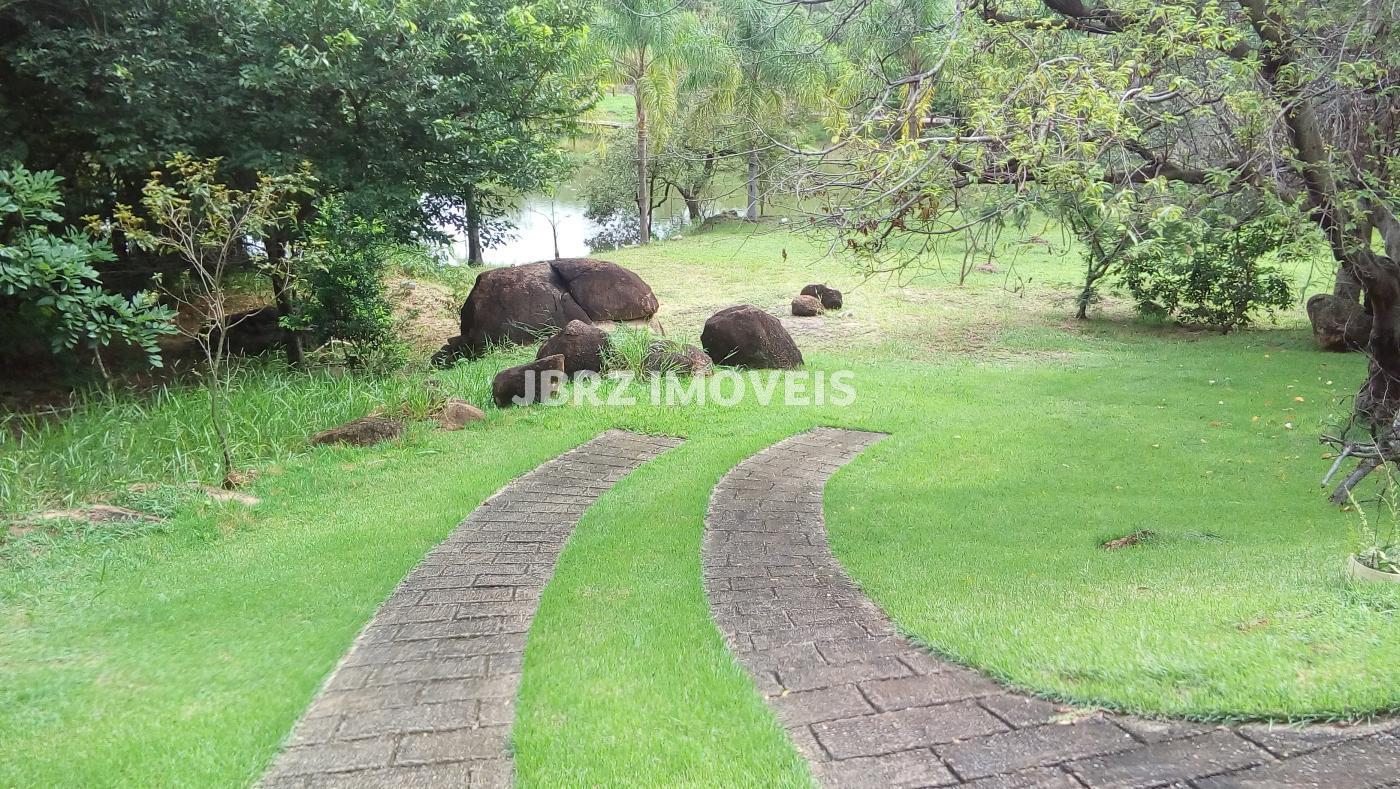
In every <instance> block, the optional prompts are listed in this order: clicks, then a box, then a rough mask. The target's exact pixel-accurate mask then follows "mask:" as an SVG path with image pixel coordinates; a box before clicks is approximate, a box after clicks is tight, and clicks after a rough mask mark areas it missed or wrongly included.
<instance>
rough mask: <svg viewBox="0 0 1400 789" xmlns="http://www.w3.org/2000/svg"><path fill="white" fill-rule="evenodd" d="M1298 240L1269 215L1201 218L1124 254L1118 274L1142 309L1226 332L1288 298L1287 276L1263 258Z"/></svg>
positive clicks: (1288, 250) (1281, 253)
mask: <svg viewBox="0 0 1400 789" xmlns="http://www.w3.org/2000/svg"><path fill="white" fill-rule="evenodd" d="M1297 242H1298V234H1297V233H1296V230H1295V228H1294V227H1293V226H1292V225H1291V224H1289V223H1287V222H1286V221H1284V220H1282V219H1278V218H1273V217H1260V218H1254V219H1250V220H1246V221H1244V222H1240V223H1238V224H1234V225H1227V226H1221V225H1219V224H1206V225H1204V226H1203V227H1202V230H1200V231H1199V232H1197V233H1195V234H1194V237H1191V238H1177V239H1175V240H1174V243H1173V242H1167V243H1162V244H1156V245H1151V246H1149V247H1147V248H1146V251H1144V252H1143V253H1142V254H1138V255H1134V256H1131V257H1129V258H1127V259H1126V260H1125V261H1124V263H1123V267H1122V269H1121V271H1120V273H1119V278H1120V280H1121V281H1122V283H1123V285H1124V286H1125V287H1127V289H1128V292H1129V293H1130V294H1131V295H1132V297H1133V300H1134V301H1135V302H1137V308H1138V311H1139V312H1140V313H1142V314H1144V315H1154V316H1162V317H1170V318H1174V319H1176V320H1178V321H1180V322H1182V323H1185V324H1192V325H1199V326H1209V327H1211V328H1214V329H1218V330H1220V331H1221V332H1229V331H1231V330H1233V329H1237V328H1240V327H1242V326H1247V325H1249V324H1250V323H1252V322H1253V321H1254V317H1255V315H1257V314H1258V313H1260V312H1263V313H1265V314H1266V315H1268V316H1269V318H1271V319H1272V318H1273V316H1274V314H1275V313H1276V312H1277V311H1278V310H1281V309H1286V308H1288V307H1289V306H1291V305H1292V304H1293V288H1292V285H1291V284H1290V282H1289V279H1288V277H1286V276H1285V275H1284V274H1283V273H1282V272H1281V271H1279V270H1278V268H1276V267H1275V266H1272V265H1269V264H1267V263H1265V262H1264V260H1265V259H1266V258H1267V257H1269V256H1274V257H1276V258H1278V259H1282V258H1284V257H1287V256H1290V255H1292V254H1294V251H1293V247H1294V245H1295V244H1296V243H1297Z"/></svg>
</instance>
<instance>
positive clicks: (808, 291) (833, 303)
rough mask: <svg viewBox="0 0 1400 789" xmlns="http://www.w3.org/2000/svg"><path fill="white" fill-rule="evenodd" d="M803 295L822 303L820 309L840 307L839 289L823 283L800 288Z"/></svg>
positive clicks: (837, 308) (836, 308)
mask: <svg viewBox="0 0 1400 789" xmlns="http://www.w3.org/2000/svg"><path fill="white" fill-rule="evenodd" d="M802 295H803V296H812V297H813V298H815V299H816V300H817V301H820V302H821V303H822V309H828V310H839V309H841V291H839V290H837V289H836V288H828V287H827V286H825V285H817V284H812V285H808V286H807V287H805V288H803V289H802Z"/></svg>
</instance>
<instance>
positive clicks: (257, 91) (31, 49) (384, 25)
mask: <svg viewBox="0 0 1400 789" xmlns="http://www.w3.org/2000/svg"><path fill="white" fill-rule="evenodd" d="M70 6H71V4H69V5H64V4H58V5H57V6H49V5H44V4H35V3H19V4H0V30H3V31H4V33H3V34H2V35H0V74H4V75H5V78H4V79H0V153H3V148H5V147H12V148H13V149H14V150H15V151H16V152H18V153H22V154H23V155H24V156H25V158H26V160H28V161H31V162H35V163H38V164H41V165H42V166H45V167H52V168H54V169H55V170H56V171H58V172H59V173H60V174H61V175H65V176H67V177H68V178H69V180H70V182H73V183H76V184H79V185H81V187H82V190H81V192H79V193H78V194H77V195H76V197H77V199H76V200H75V201H74V207H75V209H76V211H75V213H76V214H78V215H85V214H96V215H102V216H105V215H107V214H109V213H110V212H111V210H112V206H113V203H114V202H117V201H122V202H126V203H134V202H136V201H137V200H138V199H139V196H138V193H139V191H140V189H141V186H142V184H143V183H144V181H145V179H146V176H147V174H148V173H149V172H150V171H151V170H153V169H156V168H158V167H160V166H161V165H162V164H163V162H164V161H165V160H166V159H167V158H169V156H170V155H172V154H173V153H174V152H177V151H183V152H186V153H189V154H190V155H191V156H193V157H195V158H215V157H218V158H221V159H222V162H223V167H224V169H225V172H226V173H227V174H228V175H229V178H230V184H231V185H234V186H237V187H240V188H245V189H246V188H248V187H249V185H250V184H252V183H254V182H255V181H256V177H257V173H259V172H283V173H285V172H290V171H292V170H294V169H295V168H296V167H298V166H300V164H301V163H302V162H309V163H310V165H311V167H312V169H313V170H314V172H315V173H316V175H317V178H318V179H319V180H320V184H321V187H322V188H323V189H324V190H325V191H326V192H327V193H331V192H334V193H339V194H344V195H346V199H347V201H348V203H349V204H350V205H351V206H352V207H353V209H354V210H355V212H357V213H359V214H361V215H364V216H372V217H375V218H376V219H377V220H379V221H382V222H384V224H385V228H386V230H387V231H388V232H389V233H390V234H391V235H392V236H393V237H394V238H396V239H398V240H409V239H413V238H423V237H429V236H431V235H433V234H434V232H436V229H437V228H438V227H440V226H441V225H442V224H443V223H447V224H451V223H452V222H453V221H460V210H459V209H460V202H461V196H462V195H463V193H464V191H465V190H466V189H467V188H468V187H471V186H474V185H480V186H482V187H483V188H484V187H487V186H491V187H496V188H499V189H502V190H507V191H508V190H529V189H534V188H537V187H538V186H540V185H541V184H542V183H543V181H544V180H545V179H547V178H548V177H550V174H551V173H552V169H551V168H552V167H553V166H554V165H555V164H556V163H557V161H558V159H559V158H560V154H559V152H558V150H557V146H556V143H557V142H558V141H559V140H560V139H562V138H563V137H565V136H566V135H568V134H570V133H572V131H573V130H574V129H575V118H576V117H577V116H578V115H579V113H580V112H581V111H582V110H584V109H586V108H587V107H588V106H589V104H590V103H591V102H592V101H593V99H594V97H595V95H596V93H597V82H596V79H595V69H594V68H593V65H592V64H591V62H590V61H589V60H588V55H587V51H586V49H585V47H584V46H583V44H584V36H585V31H586V23H587V12H588V5H587V4H585V3H583V2H579V1H578V0H529V2H525V3H517V2H514V0H481V1H480V2H473V3H470V4H467V3H463V2H461V0H415V1H414V2H396V3H380V2H359V0H307V1H306V2H282V1H281V0H172V2H168V3H159V4H152V3H149V2H147V1H146V0H110V2H103V3H99V4H93V5H91V7H84V8H83V9H82V10H81V11H80V10H79V9H77V8H76V7H70ZM80 176H81V177H80ZM114 196H115V197H114ZM486 208H487V209H488V210H493V211H494V210H502V209H503V208H504V206H503V205H501V204H493V205H487V206H486Z"/></svg>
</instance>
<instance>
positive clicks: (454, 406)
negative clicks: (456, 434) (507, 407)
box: [435, 397, 486, 430]
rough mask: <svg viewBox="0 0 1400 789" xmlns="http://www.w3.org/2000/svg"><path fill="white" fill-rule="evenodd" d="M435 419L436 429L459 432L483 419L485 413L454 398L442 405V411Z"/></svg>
mask: <svg viewBox="0 0 1400 789" xmlns="http://www.w3.org/2000/svg"><path fill="white" fill-rule="evenodd" d="M435 418H436V419H437V423H438V427H439V428H441V429H443V430H461V429H462V428H464V427H466V426H467V425H469V424H471V423H472V422H480V421H481V420H483V419H485V418H486V412H485V411H482V410H481V409H480V408H477V407H476V406H474V405H472V404H471V403H468V402H467V401H466V400H459V399H457V398H455V397H454V398H452V399H451V400H448V401H447V402H445V403H443V404H442V410H440V411H438V413H437V416H436V417H435Z"/></svg>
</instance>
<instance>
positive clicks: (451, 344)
mask: <svg viewBox="0 0 1400 789" xmlns="http://www.w3.org/2000/svg"><path fill="white" fill-rule="evenodd" d="M656 309H657V301H656V295H655V294H653V293H652V291H651V288H650V287H648V286H647V284H646V283H645V282H643V281H642V278H641V277H639V276H637V275H636V274H635V273H633V272H631V271H628V270H627V269H625V268H623V267H621V266H619V265H617V264H615V263H608V262H606V261H603V260H590V259H588V258H565V259H562V260H553V261H546V262H543V263H529V264H526V265H523V266H509V267H506V268H498V269H491V270H489V271H484V272H482V274H481V275H480V276H478V277H477V279H476V284H475V285H473V286H472V291H471V293H469V294H468V295H467V300H466V303H464V304H463V305H462V329H461V331H462V333H461V335H460V336H459V337H454V338H453V339H452V340H450V341H448V344H447V345H445V346H443V348H442V350H441V351H438V353H437V355H436V356H435V357H434V359H435V361H437V362H438V363H439V364H444V365H445V364H450V363H451V362H452V361H454V360H455V359H457V358H460V357H462V356H464V355H465V356H473V355H478V354H480V353H482V352H483V351H485V350H486V348H487V346H489V345H491V344H494V343H516V344H521V345H525V344H529V343H533V342H535V341H536V339H538V337H539V335H540V334H541V333H543V332H555V331H559V330H560V329H563V328H564V327H565V326H568V325H569V321H575V320H578V321H583V322H585V323H593V322H596V321H631V320H641V321H646V320H650V319H651V316H652V315H654V314H656Z"/></svg>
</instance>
